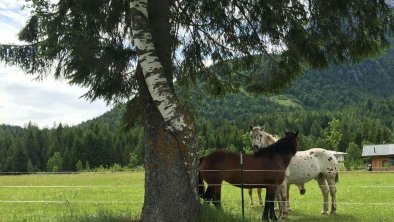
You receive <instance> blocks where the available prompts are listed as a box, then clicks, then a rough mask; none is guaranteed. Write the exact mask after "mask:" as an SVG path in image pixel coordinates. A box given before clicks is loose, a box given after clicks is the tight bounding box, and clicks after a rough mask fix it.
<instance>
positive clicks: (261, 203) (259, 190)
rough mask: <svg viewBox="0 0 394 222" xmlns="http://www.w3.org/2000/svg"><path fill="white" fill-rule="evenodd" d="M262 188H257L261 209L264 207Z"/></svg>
mask: <svg viewBox="0 0 394 222" xmlns="http://www.w3.org/2000/svg"><path fill="white" fill-rule="evenodd" d="M261 190H262V189H261V188H257V196H258V197H259V207H261V206H263V199H262V198H261Z"/></svg>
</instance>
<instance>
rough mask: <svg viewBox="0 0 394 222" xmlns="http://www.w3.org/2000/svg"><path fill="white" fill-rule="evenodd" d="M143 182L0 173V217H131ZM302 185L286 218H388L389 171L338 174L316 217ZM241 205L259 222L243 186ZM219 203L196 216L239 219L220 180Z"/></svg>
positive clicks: (114, 176)
mask: <svg viewBox="0 0 394 222" xmlns="http://www.w3.org/2000/svg"><path fill="white" fill-rule="evenodd" d="M143 183H144V173H143V172H122V173H109V172H108V173H81V174H38V175H19V176H0V209H1V210H0V221H1V222H3V221H7V222H8V221H29V222H30V221H132V220H133V219H137V218H138V217H139V214H140V213H141V208H142V205H143V198H144V186H143ZM306 189H307V192H306V194H305V195H304V196H301V195H299V194H298V191H297V190H296V187H292V189H291V191H290V192H291V196H290V201H291V206H292V209H293V211H291V212H290V214H289V219H287V220H288V221H390V222H393V221H394V173H370V172H357V173H355V172H342V173H341V174H340V182H339V184H337V189H338V193H337V215H334V216H323V215H320V211H321V208H322V203H321V202H322V195H321V192H320V189H319V188H318V187H317V185H316V182H315V181H311V182H309V183H307V184H306ZM254 199H255V200H256V194H255V193H254ZM245 203H246V207H245V217H246V220H245V221H259V220H261V214H262V208H259V207H255V208H250V207H249V206H248V205H249V200H248V196H247V192H246V190H245ZM222 205H223V211H216V209H214V208H213V207H211V206H205V207H204V209H205V212H206V213H205V215H203V216H202V218H201V219H200V220H201V221H226V222H227V221H242V220H241V219H240V218H241V191H240V189H238V188H235V187H233V186H230V185H228V184H225V185H224V186H223V193H222ZM215 214H217V215H215Z"/></svg>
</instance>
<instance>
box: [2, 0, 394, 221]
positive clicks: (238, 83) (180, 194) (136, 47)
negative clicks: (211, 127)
mask: <svg viewBox="0 0 394 222" xmlns="http://www.w3.org/2000/svg"><path fill="white" fill-rule="evenodd" d="M26 6H27V10H31V17H30V19H29V20H28V21H27V23H26V25H25V27H24V28H23V29H22V30H21V32H20V34H19V38H20V39H21V40H22V41H23V42H25V43H26V44H25V45H7V44H6V43H2V45H0V60H2V61H3V62H5V63H6V64H8V65H17V66H19V67H21V68H23V69H24V70H25V71H26V73H27V74H32V75H35V76H37V77H39V78H43V77H45V75H53V76H55V77H57V78H65V79H67V80H68V81H69V82H70V84H79V85H81V86H85V87H88V88H89V91H88V92H87V93H86V94H85V95H84V96H85V97H86V98H87V99H89V100H95V99H97V98H101V99H104V100H105V101H107V102H108V103H118V102H125V101H127V103H128V105H127V107H128V109H127V114H126V117H127V119H128V120H129V122H128V123H131V122H133V121H134V120H135V118H139V117H140V118H141V119H142V120H143V123H144V126H145V138H144V144H145V197H144V207H143V210H142V216H141V219H142V221H195V220H196V218H197V215H198V213H199V209H200V207H199V201H198V199H197V196H196V193H195V176H196V167H197V160H198V145H197V140H196V136H195V135H196V129H195V120H194V118H193V116H192V115H190V114H188V112H187V110H186V109H185V107H184V106H183V105H182V103H181V102H180V99H179V95H177V94H176V93H175V90H174V82H175V81H176V84H178V85H179V86H180V87H184V88H187V87H190V86H192V85H193V84H194V83H196V82H199V83H202V85H203V86H204V87H205V89H206V90H205V91H206V92H207V93H211V94H215V95H220V94H225V93H228V92H236V91H238V90H239V89H240V88H242V89H245V90H247V91H248V92H251V93H256V94H261V93H276V92H278V91H279V90H281V89H284V88H285V87H286V86H288V85H289V84H290V83H291V82H292V81H293V80H294V79H296V78H297V77H298V76H300V75H302V73H303V72H304V70H305V69H320V68H326V67H328V66H330V65H333V64H340V63H351V62H359V61H361V60H362V59H363V58H365V57H368V56H375V55H378V54H379V53H381V52H382V51H383V50H384V49H385V48H387V47H388V46H389V41H388V37H389V34H391V32H392V30H393V21H392V20H393V17H392V13H391V9H390V8H389V7H388V5H387V4H386V3H385V1H383V0H370V1H364V0H347V1H343V0H330V1H326V0H308V1H304V0H299V1H298V0H265V1H259V0H254V1H246V0H236V1H229V0H217V1H208V0H207V1H204V0H203V1H201V0H189V1H184V0H149V1H148V0H144V1H143V0H83V1H75V0H59V1H58V2H56V3H52V2H50V1H46V0H34V1H29V0H28V1H26ZM207 62H209V63H211V64H214V65H213V66H211V67H207V65H206V64H207Z"/></svg>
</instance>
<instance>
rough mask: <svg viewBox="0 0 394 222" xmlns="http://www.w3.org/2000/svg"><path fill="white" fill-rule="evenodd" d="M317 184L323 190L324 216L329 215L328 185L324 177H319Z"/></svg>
mask: <svg viewBox="0 0 394 222" xmlns="http://www.w3.org/2000/svg"><path fill="white" fill-rule="evenodd" d="M317 183H318V184H319V187H320V189H321V192H322V194H323V210H322V212H321V213H322V214H327V211H328V188H327V184H326V180H325V179H324V177H323V176H322V175H319V176H318V177H317Z"/></svg>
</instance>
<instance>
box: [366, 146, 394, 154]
mask: <svg viewBox="0 0 394 222" xmlns="http://www.w3.org/2000/svg"><path fill="white" fill-rule="evenodd" d="M391 155H394V144H371V145H364V146H363V154H362V156H363V157H368V156H391Z"/></svg>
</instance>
